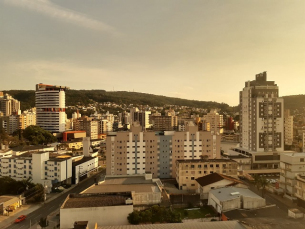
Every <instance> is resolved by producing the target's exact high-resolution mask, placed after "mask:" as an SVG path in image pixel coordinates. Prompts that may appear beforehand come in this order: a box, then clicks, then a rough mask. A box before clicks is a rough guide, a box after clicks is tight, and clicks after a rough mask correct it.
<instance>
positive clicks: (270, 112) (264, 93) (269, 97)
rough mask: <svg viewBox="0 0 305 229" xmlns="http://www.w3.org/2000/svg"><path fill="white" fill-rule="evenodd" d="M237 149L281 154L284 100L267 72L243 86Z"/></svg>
mask: <svg viewBox="0 0 305 229" xmlns="http://www.w3.org/2000/svg"><path fill="white" fill-rule="evenodd" d="M240 109H241V110H240V131H241V141H240V146H241V148H243V149H244V150H247V151H255V152H275V151H284V112H283V109H284V101H283V98H279V88H278V86H277V85H276V84H275V83H274V81H267V73H266V72H263V73H260V74H257V75H256V79H255V80H253V81H248V82H246V83H245V87H244V88H243V90H242V91H241V92H240Z"/></svg>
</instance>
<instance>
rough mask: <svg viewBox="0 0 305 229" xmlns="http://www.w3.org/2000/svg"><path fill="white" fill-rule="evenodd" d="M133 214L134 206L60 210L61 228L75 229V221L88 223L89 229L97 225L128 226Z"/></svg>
mask: <svg viewBox="0 0 305 229" xmlns="http://www.w3.org/2000/svg"><path fill="white" fill-rule="evenodd" d="M131 212H133V205H122V206H107V207H91V208H66V209H63V208H61V209H60V228H62V229H63V228H67V229H68V228H69V229H70V228H73V225H74V222H75V221H88V226H89V228H94V226H95V223H97V225H98V226H99V227H101V226H113V225H128V224H129V223H128V220H127V216H128V214H129V213H131Z"/></svg>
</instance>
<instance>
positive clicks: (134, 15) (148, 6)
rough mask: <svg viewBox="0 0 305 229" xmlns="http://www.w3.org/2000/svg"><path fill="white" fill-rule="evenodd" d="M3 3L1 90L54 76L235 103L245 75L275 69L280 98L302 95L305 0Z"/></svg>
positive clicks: (82, 85)
mask: <svg viewBox="0 0 305 229" xmlns="http://www.w3.org/2000/svg"><path fill="white" fill-rule="evenodd" d="M0 5H1V7H0V14H1V15H2V18H3V20H2V22H1V23H0V29H1V31H3V35H2V36H1V37H0V49H1V53H0V60H1V62H2V65H1V66H0V71H1V72H2V82H1V88H0V90H10V89H18V90H34V85H35V84H37V83H48V84H52V85H69V86H70V87H71V88H73V89H88V90H90V89H102V90H107V91H112V90H115V91H136V92H143V93H150V94H155V95H164V96H169V97H178V98H184V99H194V100H201V101H216V102H224V103H228V104H229V105H231V106H236V105H237V104H238V101H239V100H238V93H237V92H239V91H240V88H243V86H244V82H245V81H248V80H251V79H253V77H254V76H255V75H256V74H258V73H261V72H264V71H267V72H268V78H269V80H272V81H275V82H276V83H277V84H278V86H279V87H280V88H281V90H280V93H279V95H280V96H284V95H295V94H303V87H302V85H303V84H304V83H305V77H302V76H303V75H304V73H305V69H304V68H302V66H303V62H304V59H305V55H304V52H303V50H304V49H305V44H304V43H303V41H302V37H303V35H304V32H303V30H302V22H303V21H304V20H305V15H304V14H303V8H304V6H305V3H304V2H303V1H294V2H293V3H291V2H289V3H288V2H284V1H268V2H267V1H255V2H245V1H225V2H224V1H196V0H195V1H192V4H189V3H187V2H183V1H172V0H169V1H166V2H164V1H145V2H143V1H135V0H131V1H128V2H123V1H111V2H108V1H98V2H97V1H86V3H84V2H83V1H80V0H73V1H72V0H67V1H58V0H52V1H51V0H32V1H30V0H24V1H17V0H0ZM287 79H289V80H287Z"/></svg>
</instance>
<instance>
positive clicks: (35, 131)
mask: <svg viewBox="0 0 305 229" xmlns="http://www.w3.org/2000/svg"><path fill="white" fill-rule="evenodd" d="M23 137H24V138H25V139H27V140H28V141H29V143H30V144H31V145H38V144H48V143H52V142H56V141H57V138H56V137H55V136H53V135H52V134H51V133H50V132H49V131H47V130H44V129H42V128H41V127H39V126H28V127H27V128H25V129H24V131H23Z"/></svg>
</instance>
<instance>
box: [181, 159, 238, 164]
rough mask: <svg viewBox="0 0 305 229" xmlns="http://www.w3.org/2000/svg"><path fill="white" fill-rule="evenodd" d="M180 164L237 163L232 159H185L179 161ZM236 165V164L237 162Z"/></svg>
mask: <svg viewBox="0 0 305 229" xmlns="http://www.w3.org/2000/svg"><path fill="white" fill-rule="evenodd" d="M177 162H179V163H196V162H197V163H198V162H235V161H233V160H231V159H206V160H205V159H184V160H177ZM235 163H236V162H235Z"/></svg>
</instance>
